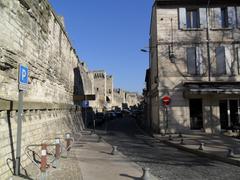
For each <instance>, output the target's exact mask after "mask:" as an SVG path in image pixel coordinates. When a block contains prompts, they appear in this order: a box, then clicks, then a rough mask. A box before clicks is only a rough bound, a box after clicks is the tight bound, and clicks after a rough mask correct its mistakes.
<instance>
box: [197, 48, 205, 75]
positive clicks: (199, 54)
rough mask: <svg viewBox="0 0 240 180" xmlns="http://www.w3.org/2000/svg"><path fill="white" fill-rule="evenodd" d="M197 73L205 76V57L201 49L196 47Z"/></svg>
mask: <svg viewBox="0 0 240 180" xmlns="http://www.w3.org/2000/svg"><path fill="white" fill-rule="evenodd" d="M196 71H197V74H203V57H202V51H201V49H200V48H199V47H196Z"/></svg>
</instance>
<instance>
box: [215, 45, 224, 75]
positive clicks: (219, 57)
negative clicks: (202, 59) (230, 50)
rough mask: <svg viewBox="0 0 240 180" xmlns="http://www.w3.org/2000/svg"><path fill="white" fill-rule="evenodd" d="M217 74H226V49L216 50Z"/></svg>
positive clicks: (219, 48) (218, 48)
mask: <svg viewBox="0 0 240 180" xmlns="http://www.w3.org/2000/svg"><path fill="white" fill-rule="evenodd" d="M216 73H217V74H226V61H225V47H223V46H220V47H217V48H216Z"/></svg>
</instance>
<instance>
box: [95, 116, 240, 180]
mask: <svg viewBox="0 0 240 180" xmlns="http://www.w3.org/2000/svg"><path fill="white" fill-rule="evenodd" d="M99 133H100V134H101V133H102V134H103V138H104V139H105V140H106V141H107V142H109V143H110V144H113V145H117V146H118V147H119V150H120V151H121V152H122V153H123V154H124V155H125V156H127V157H128V158H129V159H130V160H131V161H133V162H135V163H137V164H138V165H140V166H141V167H150V169H151V170H150V171H151V173H152V174H153V175H155V176H157V177H159V178H160V179H164V180H175V179H176V180H180V179H181V180H186V179H189V180H190V179H191V180H203V179H204V180H206V179H207V180H215V179H219V180H220V179H222V180H226V179H231V180H238V179H239V176H240V168H239V167H237V166H233V165H230V164H226V163H222V162H219V161H213V160H210V159H207V158H202V157H198V156H196V155H193V154H190V153H186V152H183V151H179V150H177V149H175V148H172V147H167V146H166V145H164V144H161V143H159V141H156V140H155V139H154V138H151V137H149V136H146V135H143V134H142V133H141V131H139V130H138V128H136V125H135V122H134V120H132V119H131V120H130V119H118V120H116V121H111V122H109V123H108V133H107V135H104V131H99Z"/></svg>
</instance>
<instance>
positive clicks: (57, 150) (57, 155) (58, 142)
mask: <svg viewBox="0 0 240 180" xmlns="http://www.w3.org/2000/svg"><path fill="white" fill-rule="evenodd" d="M60 154H61V148H60V139H58V138H57V139H56V150H55V157H56V159H59V158H60Z"/></svg>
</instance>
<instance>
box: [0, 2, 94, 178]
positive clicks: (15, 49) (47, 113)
mask: <svg viewBox="0 0 240 180" xmlns="http://www.w3.org/2000/svg"><path fill="white" fill-rule="evenodd" d="M61 20H62V19H61ZM61 20H60V19H59V18H58V16H57V15H56V13H55V12H54V10H53V9H52V8H51V6H50V4H49V3H48V1H47V0H41V1H31V0H0V32H1V33H0V127H1V128H0V142H1V143H0V179H8V177H9V176H10V175H12V174H11V170H12V169H14V162H15V158H16V157H15V147H16V135H17V132H16V130H17V111H18V66H19V64H20V63H22V64H25V65H27V66H28V68H29V82H28V90H27V91H26V92H25V94H24V113H23V120H22V122H23V127H22V143H21V145H22V146H21V147H22V151H21V152H22V156H21V165H22V166H23V167H25V166H26V165H27V164H28V163H30V160H29V159H28V158H27V156H26V155H25V154H24V149H25V147H26V146H27V145H29V144H41V143H42V142H43V141H49V140H51V139H54V138H55V137H63V135H64V134H65V133H66V132H74V131H75V130H79V129H82V128H83V123H82V114H81V108H80V107H79V106H77V105H76V104H75V102H74V101H73V97H74V96H75V95H83V94H85V93H91V89H92V85H91V82H89V79H90V76H89V75H88V73H87V69H86V67H85V66H83V65H82V62H81V61H80V60H79V58H78V56H77V54H76V52H75V50H74V48H73V47H72V44H71V42H70V40H69V38H68V36H67V33H66V31H65V29H64V27H63V23H62V21H61Z"/></svg>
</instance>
